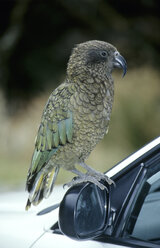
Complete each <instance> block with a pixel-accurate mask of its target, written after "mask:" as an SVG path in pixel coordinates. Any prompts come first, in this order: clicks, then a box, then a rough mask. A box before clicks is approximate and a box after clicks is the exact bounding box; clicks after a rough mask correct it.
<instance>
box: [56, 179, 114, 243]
mask: <svg viewBox="0 0 160 248" xmlns="http://www.w3.org/2000/svg"><path fill="white" fill-rule="evenodd" d="M109 211H110V200H109V193H108V192H107V190H106V189H104V190H101V189H100V188H98V187H97V186H96V185H94V184H92V183H87V184H79V185H76V186H74V187H71V188H70V189H69V190H68V191H67V192H66V194H65V196H64V198H63V200H62V202H61V203H60V207H59V227H60V229H61V231H62V233H63V234H65V235H67V236H68V237H70V238H73V239H78V240H84V239H85V240H86V239H91V238H95V237H97V236H100V235H101V234H102V233H103V232H104V230H105V229H106V226H107V222H108V219H109V218H108V216H109Z"/></svg>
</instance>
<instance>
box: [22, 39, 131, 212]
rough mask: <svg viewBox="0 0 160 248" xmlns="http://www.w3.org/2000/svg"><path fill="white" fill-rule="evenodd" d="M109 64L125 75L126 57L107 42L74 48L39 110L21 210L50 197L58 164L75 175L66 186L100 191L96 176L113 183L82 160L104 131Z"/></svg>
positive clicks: (111, 95) (109, 103)
mask: <svg viewBox="0 0 160 248" xmlns="http://www.w3.org/2000/svg"><path fill="white" fill-rule="evenodd" d="M114 68H121V69H122V70H123V77H124V76H125V74H126V72H127V63H126V60H125V59H124V57H123V56H122V55H121V54H120V53H119V52H118V50H117V49H116V47H114V46H113V45H112V44H110V43H108V42H105V41H99V40H90V41H86V42H83V43H80V44H77V45H75V46H74V48H73V50H72V52H71V56H70V58H69V61H68V64H67V70H66V77H65V80H64V81H63V83H62V84H60V85H59V86H58V87H57V88H56V89H55V90H54V91H53V92H52V93H51V95H50V97H49V99H48V101H47V103H46V105H45V107H44V110H43V113H42V117H41V122H40V125H39V129H38V132H37V136H36V139H35V148H34V152H33V156H32V160H31V165H30V168H29V170H28V175H27V181H26V190H27V191H28V193H29V196H28V200H27V204H26V210H28V209H29V208H30V207H31V205H33V206H37V205H38V204H39V203H40V202H41V201H42V200H43V199H44V198H48V197H49V196H50V194H51V192H52V191H53V187H54V184H55V181H56V178H57V175H58V172H59V170H60V168H62V169H65V170H68V171H70V172H72V173H74V174H75V175H76V177H74V178H73V179H72V180H71V181H70V182H68V183H67V184H66V185H67V186H68V187H71V186H74V185H76V184H79V183H84V182H91V183H93V184H95V185H97V186H98V187H99V188H100V189H102V190H103V189H104V188H105V187H106V186H105V185H104V184H103V183H101V180H104V181H105V182H106V183H107V184H108V185H111V184H113V183H114V181H113V180H112V179H110V178H109V177H107V176H106V175H105V174H104V173H101V172H99V171H96V170H95V169H93V168H92V167H91V166H89V165H87V164H86V163H85V160H86V159H87V158H88V156H89V155H90V153H91V151H92V150H93V149H94V148H95V146H96V145H97V143H98V142H99V141H100V140H102V139H103V137H104V135H105V134H106V133H107V131H108V127H109V122H110V117H111V112H112V105H113V100H114V81H113V78H112V71H113V69H114ZM78 166H80V167H81V168H83V170H85V172H82V171H81V170H80V169H78V168H77V167H78Z"/></svg>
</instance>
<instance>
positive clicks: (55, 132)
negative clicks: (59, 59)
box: [26, 84, 74, 191]
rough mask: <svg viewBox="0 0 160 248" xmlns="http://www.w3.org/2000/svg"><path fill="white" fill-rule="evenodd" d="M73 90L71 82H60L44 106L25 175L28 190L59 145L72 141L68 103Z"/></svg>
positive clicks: (70, 115)
mask: <svg viewBox="0 0 160 248" xmlns="http://www.w3.org/2000/svg"><path fill="white" fill-rule="evenodd" d="M73 91H74V87H73V86H72V85H71V84H62V85H61V86H59V87H58V88H57V89H56V90H55V91H53V93H52V94H51V96H50V97H49V100H48V102H47V104H46V106H45V108H44V112H43V115H42V120H41V124H40V127H39V130H38V134H37V137H36V141H35V150H34V153H33V156H32V161H31V166H30V169H29V173H28V177H27V185H26V188H27V190H28V191H30V188H31V187H32V184H33V182H34V178H35V176H36V175H37V173H38V172H39V171H40V170H41V169H42V168H43V167H44V166H45V165H46V163H47V162H48V161H49V160H50V158H51V157H52V156H53V154H54V153H56V151H57V150H58V149H59V147H60V146H63V145H65V144H66V143H71V142H72V135H73V118H72V112H71V110H69V109H68V103H69V99H70V97H71V95H72V93H73Z"/></svg>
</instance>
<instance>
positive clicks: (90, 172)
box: [80, 162, 115, 186]
mask: <svg viewBox="0 0 160 248" xmlns="http://www.w3.org/2000/svg"><path fill="white" fill-rule="evenodd" d="M80 165H81V166H82V167H83V168H84V169H86V170H87V174H88V175H89V176H92V177H94V178H95V179H97V181H100V180H104V181H106V182H107V183H108V184H109V185H111V184H113V185H114V186H115V182H114V181H113V180H112V179H110V178H109V177H107V176H106V175H105V174H104V173H101V172H98V171H96V170H94V169H93V168H91V167H90V166H88V165H87V164H85V163H84V162H81V163H80Z"/></svg>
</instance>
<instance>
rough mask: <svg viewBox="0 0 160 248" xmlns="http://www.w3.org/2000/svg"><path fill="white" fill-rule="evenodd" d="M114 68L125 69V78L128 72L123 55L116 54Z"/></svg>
mask: <svg viewBox="0 0 160 248" xmlns="http://www.w3.org/2000/svg"><path fill="white" fill-rule="evenodd" d="M114 67H115V68H116V67H117V68H122V69H123V75H122V76H123V77H124V76H125V74H126V72H127V63H126V60H125V59H124V58H123V56H122V55H120V54H119V53H116V55H115V58H114Z"/></svg>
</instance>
